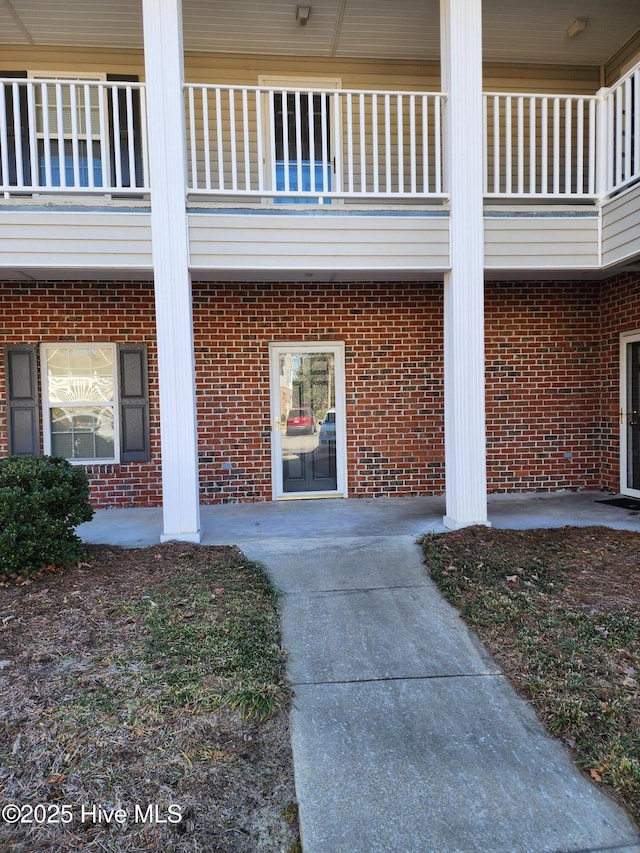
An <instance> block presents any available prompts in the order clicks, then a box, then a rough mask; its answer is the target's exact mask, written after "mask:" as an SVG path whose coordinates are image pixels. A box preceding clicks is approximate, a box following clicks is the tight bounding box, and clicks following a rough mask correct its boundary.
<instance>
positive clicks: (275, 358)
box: [270, 343, 346, 499]
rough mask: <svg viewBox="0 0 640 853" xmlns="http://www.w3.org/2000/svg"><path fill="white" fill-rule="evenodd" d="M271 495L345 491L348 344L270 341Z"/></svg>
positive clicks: (321, 494)
mask: <svg viewBox="0 0 640 853" xmlns="http://www.w3.org/2000/svg"><path fill="white" fill-rule="evenodd" d="M270 362H271V366H270V370H271V425H272V427H271V430H272V431H271V435H272V460H273V496H274V498H275V499H282V498H294V497H295V498H313V497H344V496H345V495H346V466H345V418H344V409H345V406H344V347H343V345H342V344H339V343H322V344H301V343H292V344H271V346H270Z"/></svg>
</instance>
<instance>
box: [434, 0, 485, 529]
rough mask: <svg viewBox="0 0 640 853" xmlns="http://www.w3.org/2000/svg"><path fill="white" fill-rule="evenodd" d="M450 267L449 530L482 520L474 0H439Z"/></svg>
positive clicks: (479, 127) (479, 133) (478, 74)
mask: <svg viewBox="0 0 640 853" xmlns="http://www.w3.org/2000/svg"><path fill="white" fill-rule="evenodd" d="M440 27H441V34H440V42H441V50H442V60H441V64H442V89H443V91H444V92H445V93H446V94H447V104H446V117H445V158H446V159H445V168H446V174H447V175H448V181H449V193H450V200H451V270H450V272H448V273H447V274H446V275H445V281H444V384H445V460H446V489H447V506H446V515H445V517H444V524H445V526H446V527H449V528H451V529H457V528H460V527H466V526H468V525H471V524H487V523H488V522H487V474H486V436H485V399H484V393H485V392H484V369H485V365H484V223H483V209H482V204H483V168H484V162H483V150H484V139H483V136H484V130H483V117H482V2H481V0H441V3H440Z"/></svg>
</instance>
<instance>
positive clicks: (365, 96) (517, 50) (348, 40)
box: [0, 0, 640, 270]
mask: <svg viewBox="0 0 640 853" xmlns="http://www.w3.org/2000/svg"><path fill="white" fill-rule="evenodd" d="M285 6H286V8H285ZM543 6H544V8H542V7H543ZM12 9H13V14H12V15H8V16H7V18H6V20H5V19H4V18H3V15H4V14H5V11H3V8H2V7H0V24H2V29H1V30H0V32H2V34H3V35H2V36H0V40H2V41H4V42H5V45H6V48H7V49H6V51H5V58H4V68H5V69H7V70H6V71H4V72H0V77H1V78H2V85H0V192H2V194H3V196H4V199H5V202H4V205H3V206H2V207H3V209H4V211H5V212H4V213H2V216H4V219H3V222H4V221H5V220H6V221H15V217H14V220H11V217H12V216H14V213H11V212H8V211H14V212H15V210H16V209H18V210H19V212H20V214H21V215H23V214H26V213H27V212H29V211H32V212H34V213H35V212H36V211H41V210H42V208H43V207H45V208H46V209H47V210H51V209H53V208H54V207H56V206H57V209H60V208H61V207H62V208H65V209H67V210H70V209H72V208H77V207H78V206H80V205H82V206H84V207H85V208H87V209H90V210H92V211H96V210H103V211H116V210H117V211H119V212H121V213H122V212H123V211H125V210H136V211H138V212H141V211H146V210H148V196H149V193H150V192H151V189H152V179H153V178H152V176H151V175H150V174H149V166H148V160H147V121H146V98H145V92H146V87H145V83H144V82H142V81H143V80H144V56H143V54H142V52H141V47H142V9H141V8H138V7H134V6H127V10H128V11H127V15H125V16H123V14H122V7H121V5H120V4H118V3H116V2H115V0H113V2H112V1H111V0H106V2H105V3H104V4H103V6H102V11H103V13H104V27H101V28H96V26H95V22H92V21H91V20H90V18H91V16H90V10H88V8H87V7H86V4H83V3H81V2H79V0H61V3H60V4H59V8H58V16H59V17H58V19H57V26H56V27H55V28H52V27H51V26H50V22H49V21H47V20H44V18H42V16H41V15H40V14H39V13H38V7H37V4H34V3H33V2H32V0H14V2H13V4H12ZM252 9H253V11H252V14H251V15H250V16H248V15H242V14H239V13H238V8H237V4H231V3H230V2H227V0H212V3H211V4H210V5H208V6H207V10H206V12H203V11H202V9H201V7H200V4H199V3H197V2H196V0H183V23H184V34H185V35H184V47H185V57H184V58H185V71H186V78H187V80H198V81H201V82H194V83H192V82H189V83H187V85H185V87H184V128H182V129H179V128H178V129H176V128H171V129H170V130H168V132H171V133H179V132H181V131H182V130H183V131H184V135H185V140H186V142H185V144H186V153H187V166H186V174H185V177H184V181H185V202H186V206H187V210H188V211H189V215H190V222H191V223H192V225H193V227H192V232H191V233H192V238H193V245H192V256H193V257H195V256H196V255H198V252H200V249H194V248H193V247H194V246H195V245H196V244H198V245H199V246H200V247H202V246H204V245H205V244H209V243H214V242H215V239H217V238H215V237H212V236H211V230H216V229H217V230H220V227H219V226H220V224H221V223H223V222H224V223H226V224H227V225H229V227H230V223H231V220H230V219H226V220H224V219H223V217H222V216H218V218H217V220H216V229H211V226H210V225H209V227H210V231H209V232H207V233H206V234H205V230H201V231H198V228H199V227H200V226H201V225H203V223H204V219H203V218H202V217H203V216H204V215H205V214H206V213H210V212H212V211H213V212H217V213H221V212H225V211H233V212H234V213H235V214H236V216H235V220H234V222H235V224H236V225H238V223H241V224H240V225H239V226H238V227H237V228H236V229H235V231H234V234H235V235H236V236H237V234H239V233H240V232H241V231H242V230H243V229H244V230H245V231H246V230H248V229H249V222H250V220H249V219H248V218H242V217H240V216H238V215H237V214H238V213H242V212H243V211H244V212H246V213H247V214H250V213H252V214H254V215H253V218H252V219H251V222H252V223H254V225H253V228H254V230H256V229H260V228H261V227H263V226H262V225H259V224H258V219H257V218H256V217H255V212H256V211H259V212H264V213H267V212H276V213H277V212H283V211H285V210H286V211H287V212H288V214H289V223H288V225H289V226H290V224H291V223H292V222H293V221H294V219H295V221H296V222H297V221H298V220H300V218H301V217H302V216H303V215H305V214H309V213H312V214H319V213H323V214H325V216H323V217H318V216H315V217H313V218H312V219H308V220H307V225H306V226H305V228H306V229H307V231H310V230H311V229H314V230H318V229H320V228H323V227H324V228H325V229H327V228H329V227H333V228H334V233H336V234H337V233H338V232H339V231H340V230H341V228H342V226H339V225H337V224H335V222H334V224H333V226H329V225H327V224H326V223H328V222H330V220H331V219H332V215H333V218H334V220H335V217H336V216H337V215H341V214H344V213H349V214H352V215H353V216H355V215H357V214H362V215H370V214H371V213H375V214H376V216H377V217H381V216H386V217H387V219H386V226H385V227H386V229H387V230H386V231H385V236H384V239H385V240H388V239H391V238H389V237H388V234H389V233H390V231H389V223H390V222H391V220H390V219H389V217H404V220H403V224H402V226H398V229H399V230H400V228H402V231H403V237H402V239H403V240H404V241H405V242H402V241H401V240H400V238H398V242H397V244H394V245H393V246H392V247H391V248H392V251H393V252H394V253H395V255H397V256H399V255H400V253H401V252H404V251H405V247H406V234H407V233H408V231H409V230H410V228H411V227H412V223H413V224H415V223H417V222H418V217H420V216H421V217H423V218H422V220H421V222H420V224H419V226H417V230H416V236H415V243H416V245H418V244H420V243H421V242H422V243H424V237H425V233H426V231H429V229H430V233H432V235H433V240H432V243H431V247H430V248H427V249H424V248H420V251H419V252H416V255H415V268H416V270H418V269H424V268H425V264H427V267H428V268H429V269H433V270H443V269H446V268H447V257H446V254H447V251H448V249H447V244H448V233H447V210H448V174H447V162H446V159H447V158H446V150H447V144H446V132H447V131H446V129H447V110H448V104H447V98H446V95H445V94H444V92H443V91H442V89H441V86H440V85H439V84H440V68H439V23H438V3H437V0H420V2H419V3H416V2H413V0H399V2H398V3H397V4H388V3H387V2H384V0H370V2H368V3H367V4H364V5H363V4H362V3H361V2H360V0H317V2H316V3H315V4H313V5H312V6H311V16H310V18H309V22H308V23H307V25H306V26H305V27H304V28H302V27H300V26H299V24H298V22H297V21H296V19H295V9H296V4H295V3H294V4H293V5H288V4H282V3H279V4H275V3H270V2H265V3H264V4H261V5H260V8H259V9H256V8H254V7H252ZM575 17H576V7H575V2H574V0H557V2H555V3H554V4H553V8H551V7H550V6H549V7H547V4H546V3H545V4H543V3H525V2H524V0H510V2H509V3H508V4H507V6H505V4H504V2H502V0H484V3H483V27H484V33H483V42H484V52H485V72H484V77H485V80H484V83H485V85H484V88H485V90H486V91H485V95H484V115H485V139H484V161H485V177H484V196H485V212H486V217H487V218H486V223H487V224H486V233H487V247H488V255H489V258H490V265H491V264H492V263H494V262H495V264H497V266H498V267H499V266H500V264H501V263H503V261H502V260H500V259H499V258H498V256H499V255H500V253H501V252H502V247H503V246H504V245H505V243H509V242H511V243H512V244H513V245H515V244H518V245H519V246H523V245H524V244H526V243H527V240H526V239H525V240H524V241H523V239H522V238H523V234H524V231H525V230H526V232H527V235H530V234H531V233H533V232H534V231H536V233H537V234H538V236H537V237H536V238H535V239H536V240H537V241H538V243H539V244H544V241H545V240H546V239H547V238H548V236H549V235H552V236H553V234H554V230H557V229H555V225H554V223H553V222H551V221H550V220H549V221H548V222H547V224H546V225H545V224H544V223H542V224H541V222H542V220H541V218H540V217H542V216H543V215H546V216H547V217H554V216H557V215H562V214H563V213H564V214H566V215H565V218H564V220H563V228H564V227H565V226H567V225H568V224H570V223H571V222H573V223H575V222H578V220H579V218H580V217H582V218H581V219H580V222H581V223H582V224H583V225H584V227H582V228H581V230H580V233H577V232H576V233H575V234H574V233H570V231H571V228H570V227H568V228H565V232H564V234H563V235H562V236H559V237H557V240H558V241H560V240H562V241H564V242H565V243H569V242H571V241H572V240H574V242H575V243H576V244H578V243H580V241H581V240H582V241H583V242H584V246H585V247H587V246H588V248H587V249H585V252H584V253H583V255H582V256H580V252H578V256H577V257H576V259H575V264H574V265H575V266H576V268H577V267H580V266H584V267H585V268H596V267H601V266H602V265H606V264H607V263H609V256H608V255H606V252H604V251H603V248H602V244H601V239H600V238H601V235H602V234H604V235H605V237H606V234H607V233H608V231H607V226H606V223H605V225H604V227H603V224H602V221H601V219H598V217H601V216H602V211H603V210H604V209H605V208H611V209H614V208H615V210H616V211H617V212H616V214H615V217H617V219H616V221H617V222H618V223H619V222H622V221H623V220H624V221H628V219H629V217H628V213H629V206H628V203H627V202H625V201H624V199H626V198H627V197H629V196H633V198H634V201H633V204H634V208H633V211H634V216H636V211H637V210H640V203H638V200H636V199H635V195H634V194H636V189H635V187H636V184H637V183H638V185H639V186H640V182H638V178H639V177H640V128H639V127H638V122H639V121H640V102H639V98H640V65H634V62H637V60H638V57H639V56H640V37H638V36H636V37H635V38H633V37H632V38H631V39H630V40H629V36H630V35H631V34H632V33H634V32H636V31H638V30H639V29H640V13H638V12H637V11H636V10H634V9H631V8H630V7H629V4H628V2H627V0H589V11H588V15H587V13H586V12H585V18H587V19H588V21H587V26H586V29H585V30H584V32H582V33H581V34H579V35H578V36H577V37H575V38H569V36H568V35H567V26H568V25H569V24H570V23H571V21H572V20H573V19H574V18H575ZM70 69H73V71H70ZM132 72H136V73H135V74H134V73H132ZM625 205H627V206H625ZM295 214H299V216H297V217H295ZM414 214H415V216H414V219H410V217H411V216H412V215H414ZM123 215H124V213H123ZM523 216H528V217H529V218H528V219H527V220H526V222H524V220H523V219H522V218H521V219H520V220H518V217H523ZM198 217H201V218H200V219H198ZM535 217H538V219H537V220H536V219H535ZM427 218H429V224H428V226H427V225H425V224H424V223H425V222H426V219H427ZM509 218H510V222H509V225H508V228H507V226H505V224H504V223H505V222H506V220H507V219H509ZM636 218H638V219H639V220H640V215H637V216H636ZM276 219H277V217H272V218H271V220H272V223H273V222H275V221H276ZM281 219H282V217H281ZM20 221H22V220H20ZM31 221H33V219H32V220H31ZM74 221H76V222H77V221H79V220H74ZM82 221H83V222H89V220H88V219H86V218H85V219H84V220H82ZM99 221H100V222H101V223H104V218H102V219H100V220H99ZM123 221H124V220H123ZM140 221H142V220H141V219H140V218H138V220H136V222H140ZM262 221H263V222H264V219H263V218H262ZM344 221H345V222H346V219H345V220H344ZM96 222H98V220H96ZM131 222H132V220H127V223H128V224H130V223H131ZM210 222H211V218H210ZM321 222H322V223H323V224H320V223H321ZM372 222H373V220H372V219H371V218H370V220H369V223H368V224H367V226H366V229H365V228H364V226H363V227H362V229H361V230H360V231H359V232H358V239H361V238H362V236H363V235H364V234H365V231H368V232H369V233H368V239H374V238H373V237H372V236H371V235H372V234H373V231H374V230H375V229H374V228H373V225H372ZM25 223H26V220H25ZM50 223H51V220H49V221H48V223H47V227H49V231H50V232H51V228H50ZM311 223H312V224H311ZM25 227H26V224H25ZM43 227H44V220H43ZM282 227H284V226H282ZM345 227H346V228H347V230H348V227H349V226H345ZM638 227H639V228H640V221H639V225H638ZM145 228H146V226H145ZM96 229H97V225H96ZM507 231H508V233H506V232H507ZM614 231H615V227H614ZM68 233H69V231H67V232H66V234H68ZM131 233H133V231H131ZM137 233H139V234H142V233H143V232H142V231H141V230H139V231H138V232H137ZM198 233H199V234H200V237H198V236H197V235H198ZM256 233H257V232H256ZM342 238H343V236H342V234H339V235H338V237H337V239H338V240H340V239H342ZM78 239H79V238H78ZM141 239H142V240H143V241H147V236H146V232H144V236H143V237H142V238H141ZM219 239H220V241H222V239H223V238H222V237H220V238H219ZM276 239H277V238H276V237H274V238H273V240H276ZM553 239H555V238H553ZM616 239H618V238H617V237H616V236H614V237H612V240H613V243H615V241H616ZM353 242H354V244H355V238H354V240H353ZM534 242H535V240H534V241H533V242H532V244H531V245H532V246H533V243H534ZM436 243H437V246H436ZM613 243H612V245H613ZM26 245H27V244H26V243H25V246H26ZM256 246H257V242H256ZM492 246H493V249H492V248H491V247H492ZM105 247H106V244H105ZM219 247H220V253H219V254H218V255H216V256H215V257H214V256H212V255H207V253H206V252H205V251H204V250H203V252H200V260H199V261H196V262H194V263H195V266H196V267H197V266H198V264H201V266H202V267H203V268H204V267H206V266H207V265H213V266H216V267H217V266H218V263H222V259H221V258H222V253H223V252H226V251H228V249H227V248H226V247H222V242H220V244H219ZM306 249H308V246H305V247H303V248H302V249H301V253H302V252H304V251H306ZM432 250H433V251H432ZM494 250H495V251H494ZM519 250H520V251H521V254H522V256H523V259H522V264H523V265H526V263H527V252H529V249H527V248H526V246H524V248H521V249H519ZM251 251H254V253H256V254H257V252H258V251H259V249H256V248H255V247H254V249H252V248H251V246H248V245H247V244H242V245H241V244H240V243H238V251H237V255H236V258H235V261H234V262H238V259H239V258H241V257H242V256H243V254H244V256H246V255H247V254H250V253H251ZM319 251H320V249H318V252H319ZM362 251H363V256H361V257H359V258H355V256H354V258H352V259H351V262H352V263H353V264H354V267H355V266H358V265H359V266H358V268H362V264H363V263H364V261H365V260H366V257H365V254H366V250H365V248H363V250H362ZM492 251H493V255H492V254H491V253H492ZM562 251H565V250H564V249H562ZM624 251H625V252H627V249H625V250H624ZM278 252H279V253H280V254H281V255H282V253H283V252H284V249H283V247H282V245H281V244H279V245H278ZM108 254H109V253H108V251H107V249H106V248H105V252H104V253H103V255H101V257H100V259H98V261H96V263H97V264H98V265H103V264H106V263H107V258H108ZM120 254H122V253H120ZM143 254H144V260H139V264H140V265H141V266H144V264H148V257H149V251H148V250H147V248H146V243H145V248H144V252H143ZM266 254H268V253H263V257H264V256H266ZM390 254H391V252H390ZM409 254H411V251H409ZM507 254H508V253H507ZM534 254H535V252H534V251H533V249H531V251H530V256H531V267H532V268H533V267H539V263H540V261H539V259H538V258H537V257H535V258H534ZM623 254H624V253H623ZM307 255H309V257H310V267H313V261H314V258H313V253H312V252H311V253H309V252H307ZM16 257H18V255H16ZM19 257H20V258H24V259H26V258H27V250H26V249H25V252H24V253H23V254H22V255H20V256H19ZM140 257H142V256H140ZM301 257H302V254H301ZM318 257H319V255H318ZM620 257H622V255H619V254H618V255H616V253H615V252H614V253H613V254H612V255H611V256H610V258H611V263H613V262H615V261H616V260H618V259H619V258H620ZM491 258H493V260H491ZM496 258H498V259H497V260H496ZM512 261H513V253H512V254H510V255H509V254H508V257H505V259H504V264H505V268H506V267H508V266H509V265H510V264H511V263H512ZM25 262H26V260H25ZM229 263H230V264H231V263H232V261H231V260H230V261H229ZM274 263H277V260H276V261H274ZM300 263H302V260H301V261H300ZM317 263H318V264H320V261H319V260H318V261H317ZM394 263H397V260H396V259H394ZM549 263H550V264H551V265H552V266H553V264H554V263H555V261H553V260H550V261H549ZM572 263H573V261H572Z"/></svg>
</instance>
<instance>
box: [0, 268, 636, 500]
mask: <svg viewBox="0 0 640 853" xmlns="http://www.w3.org/2000/svg"><path fill="white" fill-rule="evenodd" d="M0 296H1V298H2V305H3V314H2V318H1V319H0V327H1V328H2V338H3V341H4V342H5V343H20V342H23V343H41V342H43V341H44V342H49V341H57V340H61V341H77V342H86V341H110V342H114V343H120V342H130V343H146V344H147V345H148V348H149V375H150V385H151V387H150V395H151V396H150V415H151V425H152V454H153V455H152V461H151V463H148V464H147V463H132V464H127V465H103V466H100V465H97V466H90V467H89V469H88V470H89V474H90V477H91V480H92V494H93V499H94V502H95V504H96V506H129V505H134V504H137V505H146V506H155V505H159V504H160V503H161V479H160V467H159V459H160V457H159V446H160V444H159V422H158V398H157V359H156V348H155V328H154V323H153V316H154V309H153V292H152V287H151V285H150V284H148V283H113V282H104V283H98V284H95V283H91V284H89V283H73V282H57V283H46V282H43V283H35V284H32V283H30V284H0ZM193 299H194V330H195V342H196V353H195V355H196V381H197V401H198V420H199V436H200V437H199V455H200V478H201V490H202V500H203V502H204V503H219V502H229V501H254V500H269V499H270V497H271V458H270V442H271V433H270V426H271V424H270V398H269V351H268V345H269V343H270V342H272V341H277V342H284V341H296V340H298V341H307V342H321V341H330V340H336V341H343V342H344V344H345V358H346V372H347V385H346V392H347V395H346V396H347V454H348V460H347V468H348V474H349V493H350V495H352V496H360V497H375V496H380V495H412V494H441V493H442V492H443V491H444V423H443V387H442V335H443V327H442V323H443V320H442V286H441V285H439V284H435V283H427V284H418V283H416V284H413V283H407V284H378V283H360V284H316V283H312V284H306V283H305V284H271V283H256V284H208V283H194V285H193ZM626 328H640V277H639V276H636V275H634V276H631V275H627V276H619V277H617V278H615V279H611V280H610V281H607V282H605V283H584V282H580V283H576V282H518V283H511V282H497V283H489V284H487V286H486V351H487V452H488V478H489V489H490V490H491V491H507V490H512V489H516V490H544V491H546V490H552V489H557V488H571V489H587V488H600V487H602V486H605V487H607V488H611V489H613V490H617V488H618V455H617V454H618V411H619V409H618V407H619V399H618V336H619V333H620V331H622V330H623V329H626ZM3 369H4V365H3V364H0V395H1V396H2V398H3V399H4V398H5V397H6V391H5V379H4V375H3ZM6 451H7V445H6V408H5V407H4V406H2V407H0V455H1V454H4V453H6Z"/></svg>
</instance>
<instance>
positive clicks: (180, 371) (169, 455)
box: [142, 0, 200, 542]
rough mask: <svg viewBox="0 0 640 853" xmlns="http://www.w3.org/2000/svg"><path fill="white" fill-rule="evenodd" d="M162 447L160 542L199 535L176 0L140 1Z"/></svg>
mask: <svg viewBox="0 0 640 853" xmlns="http://www.w3.org/2000/svg"><path fill="white" fill-rule="evenodd" d="M142 9H143V24H144V56H145V72H146V89H147V122H148V144H149V171H150V176H151V181H150V186H151V237H152V251H153V270H154V288H155V305H156V334H157V343H158V376H159V386H160V437H161V447H162V494H163V533H162V537H161V539H162V541H163V542H164V541H167V540H170V539H178V540H181V541H186V542H199V541H200V505H199V488H198V448H197V428H196V427H197V424H196V395H195V368H194V350H193V320H192V310H191V279H190V274H189V248H188V246H189V243H188V232H187V212H186V204H185V193H186V175H187V157H186V150H187V149H186V137H185V117H184V100H183V80H184V72H183V46H182V2H181V0H143V3H142Z"/></svg>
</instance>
